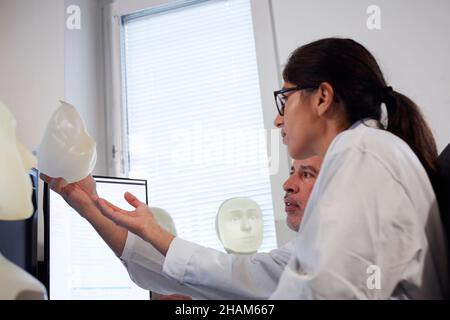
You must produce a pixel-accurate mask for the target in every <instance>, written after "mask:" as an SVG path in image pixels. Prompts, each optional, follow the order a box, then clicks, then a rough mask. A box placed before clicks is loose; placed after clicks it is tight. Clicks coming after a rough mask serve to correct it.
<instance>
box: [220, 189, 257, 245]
mask: <svg viewBox="0 0 450 320" xmlns="http://www.w3.org/2000/svg"><path fill="white" fill-rule="evenodd" d="M216 224H217V233H218V236H219V239H220V240H221V241H222V244H223V246H224V248H225V250H226V251H227V252H229V253H241V254H253V253H255V252H257V251H258V249H259V248H260V247H261V244H262V240H263V233H264V223H263V219H262V212H261V208H260V207H259V205H258V204H257V203H256V202H255V201H253V200H252V199H250V198H245V197H237V198H231V199H228V200H226V201H224V202H223V203H222V205H221V206H220V208H219V211H218V213H217V216H216Z"/></svg>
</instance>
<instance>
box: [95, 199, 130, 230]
mask: <svg viewBox="0 0 450 320" xmlns="http://www.w3.org/2000/svg"><path fill="white" fill-rule="evenodd" d="M97 203H98V207H99V209H100V211H101V213H102V214H103V215H104V216H105V217H107V218H109V219H111V220H112V221H114V222H115V223H117V224H118V225H120V226H123V227H125V228H127V229H128V227H129V224H130V221H129V219H130V217H129V216H127V215H126V213H123V212H120V211H117V210H115V209H113V207H111V206H110V205H109V204H108V202H107V201H106V200H105V199H102V198H99V199H98V200H97ZM123 211H124V210H123Z"/></svg>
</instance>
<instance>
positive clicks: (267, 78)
mask: <svg viewBox="0 0 450 320" xmlns="http://www.w3.org/2000/svg"><path fill="white" fill-rule="evenodd" d="M204 1H210V0H183V1H174V0H118V1H116V2H113V3H110V4H106V5H104V7H103V19H104V47H105V50H104V57H105V99H106V100H105V101H106V106H107V110H108V111H109V112H107V113H106V116H107V119H106V122H107V123H106V129H107V150H108V152H107V162H108V168H107V171H108V174H109V175H112V176H118V177H126V176H127V172H128V170H127V169H128V154H127V151H128V146H127V136H126V135H127V123H126V119H127V117H126V112H127V110H126V106H127V103H126V95H125V88H126V86H125V85H124V84H125V81H126V80H125V76H124V75H125V72H124V70H123V68H124V66H125V61H124V59H125V56H124V52H123V43H124V42H123V36H124V32H123V21H124V19H127V18H124V17H126V16H129V17H132V16H134V17H135V16H136V15H140V14H145V11H148V10H149V9H150V10H159V9H160V10H165V9H167V6H170V7H173V6H180V7H181V6H186V5H190V4H193V3H200V2H204ZM213 1H214V0H213ZM250 2H251V8H252V19H253V29H254V30H253V31H254V35H255V47H256V57H257V66H258V74H259V85H260V90H261V92H260V95H261V102H262V106H261V107H262V111H263V119H264V128H265V129H266V132H267V135H266V137H267V148H268V150H267V152H268V155H269V159H270V157H271V153H272V154H274V159H272V160H273V161H274V163H275V167H278V169H277V170H276V171H275V172H274V173H272V174H271V175H270V177H269V178H270V186H271V192H272V199H273V200H272V201H273V203H272V205H273V210H274V212H273V216H274V222H275V230H276V239H277V244H278V246H279V247H280V246H281V245H283V244H284V243H286V242H287V241H288V240H290V238H292V237H293V235H294V233H290V232H289V229H288V228H287V226H286V222H285V213H284V201H283V194H284V192H283V189H282V185H283V183H284V181H285V180H286V179H287V177H288V175H289V168H290V165H291V162H290V159H289V156H288V153H287V150H286V148H285V147H284V146H283V144H282V142H281V137H280V134H279V132H278V130H275V127H274V125H273V120H274V119H275V117H276V115H277V114H278V112H277V109H276V106H275V105H274V103H273V91H274V90H278V89H279V88H280V87H281V85H282V80H281V66H280V65H279V64H278V61H279V59H278V52H277V41H276V38H275V32H274V23H273V16H272V1H271V0H250ZM155 8H159V9H155ZM150 183H151V182H150Z"/></svg>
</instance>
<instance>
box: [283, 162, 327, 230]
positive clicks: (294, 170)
mask: <svg viewBox="0 0 450 320" xmlns="http://www.w3.org/2000/svg"><path fill="white" fill-rule="evenodd" d="M321 164H322V158H321V157H319V156H314V157H311V158H307V159H304V160H295V161H294V163H293V164H292V167H291V171H290V175H289V178H288V179H287V180H286V182H285V183H284V184H283V189H284V191H286V195H285V196H284V203H285V211H286V214H287V216H286V223H287V225H288V227H289V228H290V229H292V230H294V231H298V230H299V228H300V223H301V221H302V218H303V213H304V211H305V208H306V204H307V202H308V199H309V196H310V194H311V191H312V189H313V187H314V183H315V182H316V178H317V175H318V174H319V170H320V166H321Z"/></svg>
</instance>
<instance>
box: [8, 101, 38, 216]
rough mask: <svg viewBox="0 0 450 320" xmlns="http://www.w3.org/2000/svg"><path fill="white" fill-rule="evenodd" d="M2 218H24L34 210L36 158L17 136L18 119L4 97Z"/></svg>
mask: <svg viewBox="0 0 450 320" xmlns="http://www.w3.org/2000/svg"><path fill="white" fill-rule="evenodd" d="M0 150H1V153H0V170H1V173H2V177H1V179H0V220H24V219H28V218H29V217H30V216H31V215H32V214H33V203H32V201H31V195H32V186H31V181H30V177H29V175H28V171H29V170H30V169H31V168H32V167H35V166H36V159H35V157H34V156H33V155H32V154H31V152H30V151H28V150H27V149H26V148H25V147H24V146H23V145H22V144H21V143H20V142H19V141H17V139H16V119H15V118H14V116H13V115H12V113H11V112H10V111H9V110H8V109H7V108H6V106H5V105H4V104H3V103H2V102H1V101H0Z"/></svg>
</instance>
